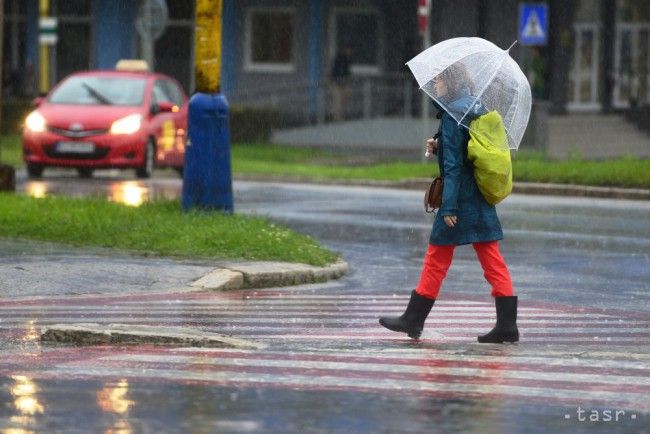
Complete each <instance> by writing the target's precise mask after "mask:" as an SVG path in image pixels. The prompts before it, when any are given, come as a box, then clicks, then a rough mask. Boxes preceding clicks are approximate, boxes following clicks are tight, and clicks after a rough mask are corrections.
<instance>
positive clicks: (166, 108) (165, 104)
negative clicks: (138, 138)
mask: <svg viewBox="0 0 650 434" xmlns="http://www.w3.org/2000/svg"><path fill="white" fill-rule="evenodd" d="M154 107H156V108H157V110H155V113H169V112H177V111H178V106H177V105H176V104H174V103H173V102H169V101H161V102H159V103H158V104H155V105H154Z"/></svg>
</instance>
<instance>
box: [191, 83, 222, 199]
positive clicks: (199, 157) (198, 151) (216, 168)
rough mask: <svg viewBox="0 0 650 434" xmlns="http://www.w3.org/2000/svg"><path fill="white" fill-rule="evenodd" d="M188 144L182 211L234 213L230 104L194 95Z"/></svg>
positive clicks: (219, 98)
mask: <svg viewBox="0 0 650 434" xmlns="http://www.w3.org/2000/svg"><path fill="white" fill-rule="evenodd" d="M188 123H189V138H190V140H189V143H188V146H187V148H186V150H185V168H184V169H183V209H185V210H188V209H190V208H202V209H219V210H223V211H228V212H232V211H233V210H234V206H233V196H232V174H231V169H230V134H229V128H228V102H227V101H226V98H225V97H224V96H223V95H222V94H208V93H201V92H199V93H195V94H194V95H193V96H192V99H191V100H190V106H189V114H188Z"/></svg>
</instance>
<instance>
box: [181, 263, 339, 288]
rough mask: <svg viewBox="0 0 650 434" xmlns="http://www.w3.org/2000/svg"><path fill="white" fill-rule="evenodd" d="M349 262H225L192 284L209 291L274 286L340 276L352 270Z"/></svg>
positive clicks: (298, 283)
mask: <svg viewBox="0 0 650 434" xmlns="http://www.w3.org/2000/svg"><path fill="white" fill-rule="evenodd" d="M349 269H350V267H349V265H348V263H347V262H345V261H342V260H340V261H338V262H335V263H334V264H331V265H328V266H326V267H315V266H313V265H307V264H295V263H289V262H224V263H221V264H219V268H217V269H215V270H213V271H211V272H209V273H208V274H206V275H204V276H203V277H201V278H199V279H197V280H195V281H194V282H192V283H191V284H190V286H191V287H194V288H200V289H204V290H209V291H225V290H234V289H253V288H272V287H278V286H290V285H303V284H306V283H319V282H326V281H328V280H333V279H339V278H340V277H342V276H343V275H345V274H346V273H347V272H348V271H349Z"/></svg>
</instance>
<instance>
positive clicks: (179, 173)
mask: <svg viewBox="0 0 650 434" xmlns="http://www.w3.org/2000/svg"><path fill="white" fill-rule="evenodd" d="M174 170H175V171H176V173H178V176H180V177H181V179H183V168H182V167H174Z"/></svg>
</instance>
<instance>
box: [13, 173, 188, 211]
mask: <svg viewBox="0 0 650 434" xmlns="http://www.w3.org/2000/svg"><path fill="white" fill-rule="evenodd" d="M19 190H20V191H22V192H24V193H25V194H26V195H28V196H31V197H35V198H43V197H46V196H72V197H103V198H106V199H108V200H110V201H113V202H117V203H121V204H124V205H128V206H135V207H137V206H140V205H142V204H143V203H145V202H147V201H150V200H155V199H178V198H179V197H180V195H181V191H182V181H181V180H179V179H156V180H146V181H139V180H138V181H136V180H110V181H107V180H105V179H103V180H102V179H93V180H84V181H83V182H82V181H79V180H76V179H74V180H73V179H69V178H55V179H52V180H47V181H27V182H25V183H24V184H23V185H22V187H20V186H19Z"/></svg>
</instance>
